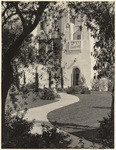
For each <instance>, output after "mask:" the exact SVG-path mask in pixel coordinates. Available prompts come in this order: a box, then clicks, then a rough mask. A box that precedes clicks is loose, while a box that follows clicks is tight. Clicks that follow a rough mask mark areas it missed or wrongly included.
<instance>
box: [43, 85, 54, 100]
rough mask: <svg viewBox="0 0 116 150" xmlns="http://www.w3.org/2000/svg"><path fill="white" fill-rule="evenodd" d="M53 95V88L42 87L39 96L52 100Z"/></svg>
mask: <svg viewBox="0 0 116 150" xmlns="http://www.w3.org/2000/svg"><path fill="white" fill-rule="evenodd" d="M55 97H56V96H55V93H54V91H53V89H48V88H44V89H43V91H42V92H41V95H40V98H41V99H43V100H54V99H55Z"/></svg>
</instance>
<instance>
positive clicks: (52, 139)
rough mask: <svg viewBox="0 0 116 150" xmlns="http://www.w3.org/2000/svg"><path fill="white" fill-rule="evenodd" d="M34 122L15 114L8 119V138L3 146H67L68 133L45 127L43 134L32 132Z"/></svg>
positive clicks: (68, 141) (68, 142)
mask: <svg viewBox="0 0 116 150" xmlns="http://www.w3.org/2000/svg"><path fill="white" fill-rule="evenodd" d="M33 123H34V122H28V121H27V120H25V119H23V117H19V116H15V117H12V118H9V119H8V118H7V119H6V127H7V131H8V133H9V134H8V140H7V141H5V142H4V141H3V143H2V148H67V147H68V145H69V144H70V142H71V141H70V140H67V137H68V135H65V134H63V133H62V132H57V128H55V127H54V128H50V127H48V126H44V127H43V133H42V135H39V134H31V133H30V131H31V129H32V127H33Z"/></svg>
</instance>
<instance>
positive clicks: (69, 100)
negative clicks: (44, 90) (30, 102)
mask: <svg viewBox="0 0 116 150" xmlns="http://www.w3.org/2000/svg"><path fill="white" fill-rule="evenodd" d="M59 95H60V100H59V101H57V102H54V103H50V104H47V105H44V106H39V107H35V108H31V109H29V110H28V111H27V113H26V115H25V119H28V120H29V121H32V120H33V119H34V120H36V121H39V122H43V123H47V122H49V120H48V118H47V114H48V113H49V112H51V111H53V110H56V109H59V108H61V107H65V106H68V105H70V104H73V103H76V102H78V101H79V98H78V97H77V96H73V95H69V94H65V93H59Z"/></svg>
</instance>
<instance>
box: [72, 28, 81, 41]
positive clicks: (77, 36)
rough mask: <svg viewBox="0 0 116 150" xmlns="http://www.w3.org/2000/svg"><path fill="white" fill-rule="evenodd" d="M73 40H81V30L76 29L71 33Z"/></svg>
mask: <svg viewBox="0 0 116 150" xmlns="http://www.w3.org/2000/svg"><path fill="white" fill-rule="evenodd" d="M73 40H81V31H80V30H77V31H76V32H74V33H73Z"/></svg>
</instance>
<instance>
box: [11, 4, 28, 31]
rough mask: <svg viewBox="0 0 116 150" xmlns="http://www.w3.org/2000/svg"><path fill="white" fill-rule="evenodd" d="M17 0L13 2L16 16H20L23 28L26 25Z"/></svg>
mask: <svg viewBox="0 0 116 150" xmlns="http://www.w3.org/2000/svg"><path fill="white" fill-rule="evenodd" d="M18 4H19V3H18V2H15V3H14V7H15V9H16V13H17V14H18V16H19V17H20V19H21V21H22V25H23V30H24V29H25V28H26V25H25V19H24V17H23V15H22V12H21V11H20V9H19V7H18Z"/></svg>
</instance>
